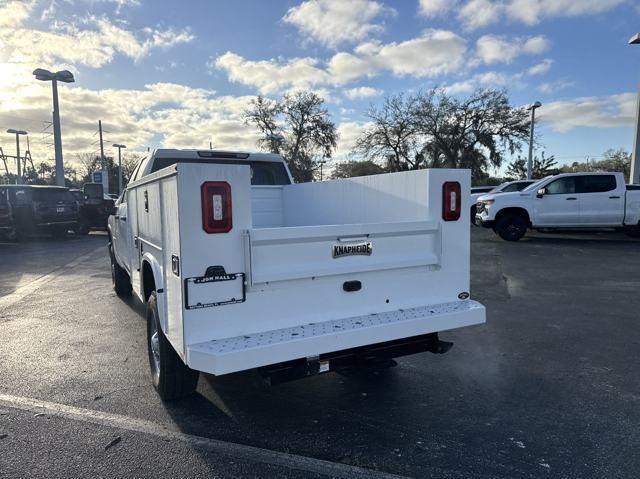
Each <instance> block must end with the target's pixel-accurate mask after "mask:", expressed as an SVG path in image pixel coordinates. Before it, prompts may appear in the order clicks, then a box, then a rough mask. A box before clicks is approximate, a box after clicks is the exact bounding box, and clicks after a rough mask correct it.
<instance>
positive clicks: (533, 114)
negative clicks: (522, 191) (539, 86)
mask: <svg viewBox="0 0 640 479" xmlns="http://www.w3.org/2000/svg"><path fill="white" fill-rule="evenodd" d="M541 106H542V103H540V102H539V101H537V102H535V103H534V104H532V105H530V106H529V108H527V110H531V131H530V132H529V160H528V161H527V180H530V179H532V177H533V129H534V127H535V121H536V108H540V107H541Z"/></svg>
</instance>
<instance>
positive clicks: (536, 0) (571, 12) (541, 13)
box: [505, 0, 626, 25]
mask: <svg viewBox="0 0 640 479" xmlns="http://www.w3.org/2000/svg"><path fill="white" fill-rule="evenodd" d="M623 3H626V0H511V1H510V2H508V3H507V4H506V7H505V13H506V15H507V16H508V18H510V19H512V20H517V21H520V22H523V23H526V24H528V25H534V24H536V23H539V22H540V21H541V20H542V19H544V18H551V17H572V16H579V15H592V14H598V13H602V12H606V11H608V10H611V9H612V8H615V7H617V6H618V5H621V4H623Z"/></svg>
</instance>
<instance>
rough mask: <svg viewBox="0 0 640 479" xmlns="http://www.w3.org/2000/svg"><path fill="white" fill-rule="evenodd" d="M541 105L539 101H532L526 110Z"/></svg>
mask: <svg viewBox="0 0 640 479" xmlns="http://www.w3.org/2000/svg"><path fill="white" fill-rule="evenodd" d="M541 106H542V103H540V102H539V101H537V102H535V103H532V104H531V105H529V108H527V110H535V109H536V108H540V107H541Z"/></svg>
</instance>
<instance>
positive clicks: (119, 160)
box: [113, 143, 126, 196]
mask: <svg viewBox="0 0 640 479" xmlns="http://www.w3.org/2000/svg"><path fill="white" fill-rule="evenodd" d="M113 147H114V148H117V149H118V196H120V193H122V154H121V150H122V148H126V146H124V145H119V144H118V143H114V144H113Z"/></svg>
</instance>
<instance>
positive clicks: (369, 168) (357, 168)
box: [331, 160, 386, 179]
mask: <svg viewBox="0 0 640 479" xmlns="http://www.w3.org/2000/svg"><path fill="white" fill-rule="evenodd" d="M385 171H386V170H385V168H383V167H382V166H380V165H379V164H377V163H375V162H373V161H371V160H361V161H355V160H350V161H344V162H341V163H338V164H337V165H336V166H335V168H334V170H333V173H332V174H331V178H333V179H337V178H352V177H354V176H368V175H379V174H380V173H385Z"/></svg>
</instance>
